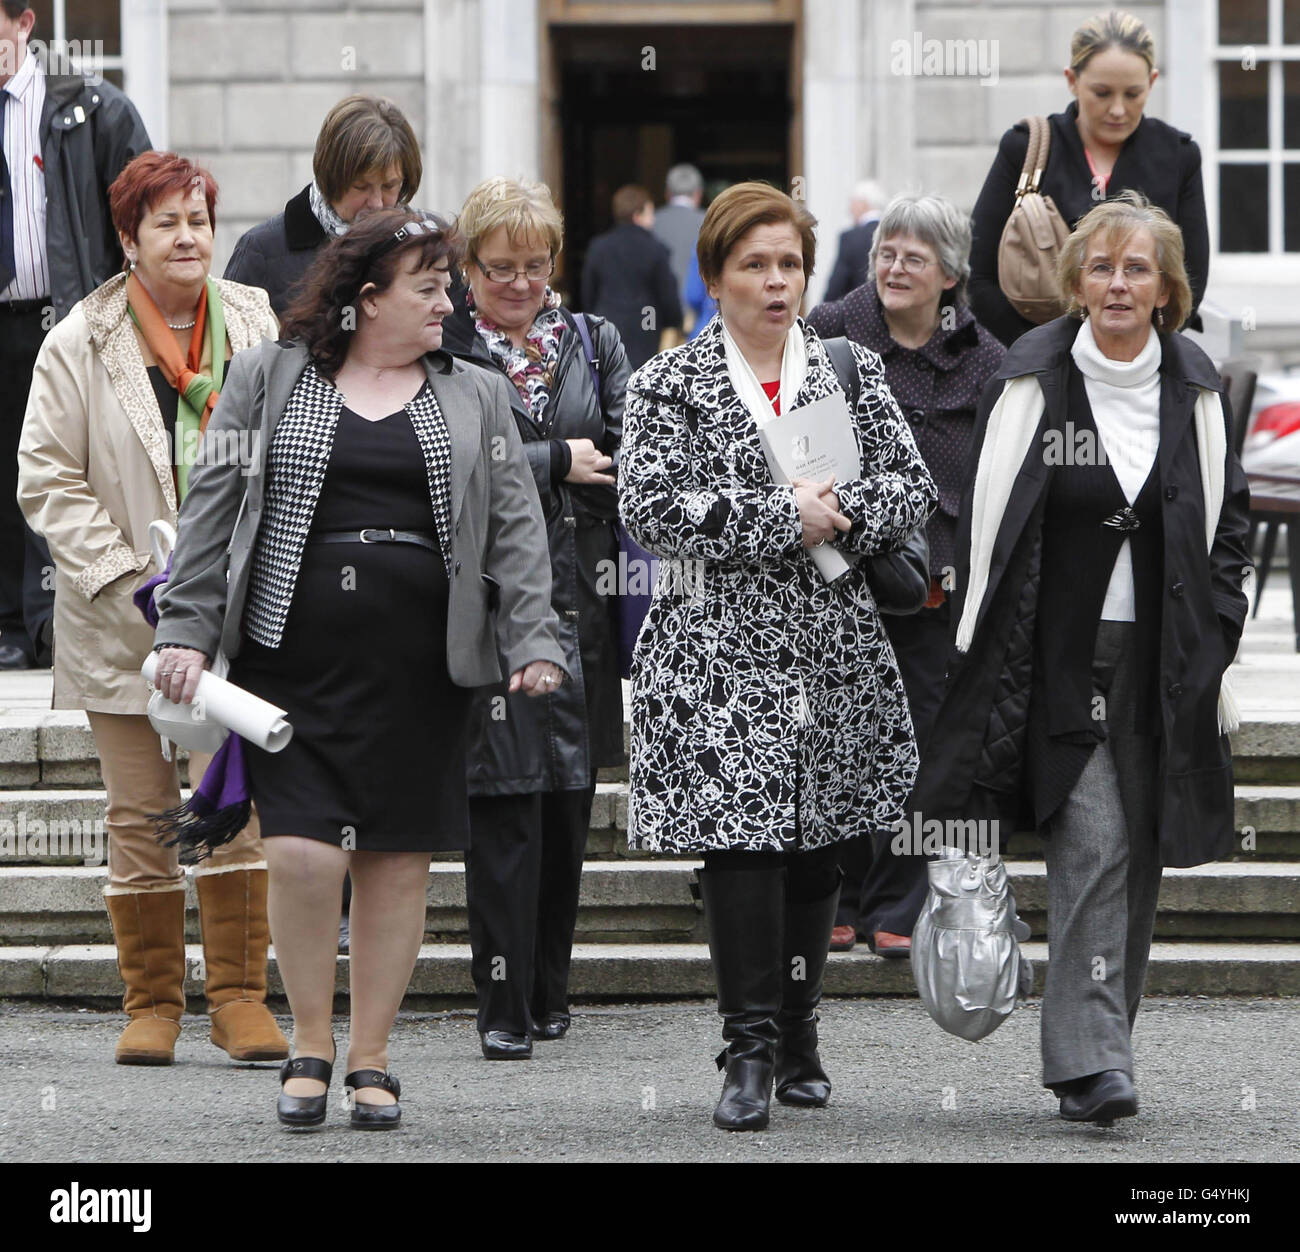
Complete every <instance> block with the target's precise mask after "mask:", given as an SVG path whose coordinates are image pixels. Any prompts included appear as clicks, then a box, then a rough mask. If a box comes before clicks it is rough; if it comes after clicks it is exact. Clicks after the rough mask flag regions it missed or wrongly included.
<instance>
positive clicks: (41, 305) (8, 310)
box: [0, 300, 50, 317]
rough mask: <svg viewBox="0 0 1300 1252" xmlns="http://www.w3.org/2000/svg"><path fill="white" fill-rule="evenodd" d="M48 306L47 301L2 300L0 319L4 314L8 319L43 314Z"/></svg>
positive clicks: (0, 303) (0, 302)
mask: <svg viewBox="0 0 1300 1252" xmlns="http://www.w3.org/2000/svg"><path fill="white" fill-rule="evenodd" d="M49 305H50V302H49V301H48V300H2V301H0V317H3V316H4V315H5V314H8V315H9V316H10V317H31V316H32V314H34V313H44V312H45V310H46V309H47V308H49Z"/></svg>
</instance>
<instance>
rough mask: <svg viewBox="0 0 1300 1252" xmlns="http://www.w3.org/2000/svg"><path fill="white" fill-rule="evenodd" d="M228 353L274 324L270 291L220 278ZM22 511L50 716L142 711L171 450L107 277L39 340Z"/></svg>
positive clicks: (171, 512)
mask: <svg viewBox="0 0 1300 1252" xmlns="http://www.w3.org/2000/svg"><path fill="white" fill-rule="evenodd" d="M217 288H218V290H219V291H220V293H221V301H222V305H223V307H224V311H225V318H226V336H227V338H228V340H229V342H230V347H231V350H232V351H233V352H240V351H242V350H243V349H245V348H250V347H252V346H253V345H254V344H257V343H259V342H260V341H261V340H262V339H264V338H270V339H274V338H275V337H276V336H277V335H278V333H279V329H278V325H277V323H276V320H275V317H274V315H273V314H272V312H271V305H270V301H269V300H268V299H267V295H266V292H264V291H262V290H261V289H260V288H258V287H246V286H244V285H243V284H242V283H232V282H226V281H224V280H221V279H218V280H217ZM18 503H19V505H20V506H21V508H22V510H23V513H24V514H25V515H26V517H27V521H28V523H29V524H30V525H31V527H32V529H33V530H35V531H36V532H37V533H38V534H40V535H43V536H44V537H45V541H46V542H47V543H48V544H49V545H50V555H51V556H52V557H53V558H54V564H55V569H56V572H55V577H54V701H53V707H54V708H56V709H87V710H89V711H91V712H96V713H143V712H144V711H145V707H146V705H147V704H148V692H147V690H146V688H145V684H144V680H143V679H142V678H141V677H140V666H141V665H142V664H143V662H144V658H145V656H146V655H147V654H148V652H149V649H150V648H152V647H153V640H154V635H153V629H152V628H151V627H150V626H149V624H148V623H147V622H146V621H145V620H144V618H143V617H142V616H141V614H140V610H139V609H137V608H136V607H135V605H134V604H132V603H131V595H132V593H133V592H134V591H135V590H136V588H137V587H139V586H141V585H142V584H143V583H145V582H146V581H147V580H148V579H149V578H150V577H151V576H152V575H153V574H154V573H156V572H157V570H156V569H155V568H154V564H153V560H152V558H151V557H150V554H149V534H148V530H149V523H150V522H153V521H156V520H157V519H159V518H162V519H164V520H166V521H168V522H170V523H171V524H172V525H173V526H175V525H176V488H175V486H174V484H173V482H172V449H171V445H170V443H169V441H168V438H167V432H166V428H165V427H164V426H163V419H162V414H161V412H160V411H159V409H158V402H157V400H156V399H155V397H154V392H153V387H152V386H151V384H150V382H149V375H148V373H147V372H146V369H145V364H144V358H143V356H142V355H141V353H140V347H139V343H138V342H137V340H136V336H135V331H134V328H133V326H132V323H131V319H130V317H129V315H128V313H127V308H126V275H125V274H119V275H118V276H117V277H115V278H111V279H109V281H108V282H106V283H105V284H104V285H103V286H102V287H99V288H98V289H97V290H95V291H92V292H91V293H90V295H88V296H87V297H86V298H85V299H84V300H82V301H81V302H80V303H79V304H77V305H76V306H75V307H74V308H73V309H72V311H71V312H70V313H69V314H68V316H67V317H66V318H64V319H63V321H61V322H60V323H59V324H58V325H57V326H55V327H54V329H53V330H51V331H50V333H49V335H48V336H47V337H46V340H45V342H44V344H43V345H42V346H41V351H40V354H39V355H38V356H37V358H36V367H35V370H34V371H33V374H32V389H31V396H30V398H29V399H28V402H27V414H26V417H25V419H24V421H23V433H22V439H21V441H20V443H19V446H18Z"/></svg>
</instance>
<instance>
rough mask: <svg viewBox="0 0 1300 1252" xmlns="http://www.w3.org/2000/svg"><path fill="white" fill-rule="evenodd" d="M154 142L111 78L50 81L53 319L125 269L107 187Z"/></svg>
mask: <svg viewBox="0 0 1300 1252" xmlns="http://www.w3.org/2000/svg"><path fill="white" fill-rule="evenodd" d="M152 146H153V145H152V144H151V143H150V142H149V135H148V132H146V130H145V128H144V123H143V122H142V121H141V120H140V115H139V113H137V112H136V110H135V105H133V104H132V103H131V101H130V100H128V99H127V98H126V96H124V95H123V94H122V92H120V91H119V90H118V89H117V88H116V87H114V86H113V84H112V83H109V82H98V83H95V82H91V81H89V80H88V79H85V78H82V77H81V76H80V75H78V74H51V75H48V76H47V77H46V80H45V108H44V109H43V110H42V112H41V160H42V162H43V163H44V165H45V196H46V202H45V257H46V262H47V264H48V265H49V271H50V298H51V301H52V303H53V305H54V315H55V319H56V320H61V319H62V318H64V317H66V316H67V314H68V312H69V310H70V309H71V308H72V306H73V305H74V304H76V303H77V301H78V300H80V299H82V298H83V297H84V296H88V295H89V294H90V293H91V292H92V291H94V290H95V288H96V287H100V286H102V285H103V284H104V283H106V282H107V281H108V280H109V279H110V278H112V277H113V275H114V274H117V273H119V272H120V271H121V269H122V249H121V246H120V245H119V243H118V240H117V232H116V231H115V230H114V229H113V220H112V217H111V215H110V214H109V211H108V189H109V187H110V186H111V185H112V184H113V181H114V180H115V179H116V178H117V176H118V175H119V174H120V173H121V172H122V169H123V167H124V166H126V165H127V164H128V163H129V162H130V161H132V160H133V159H134V158H135V157H137V156H139V155H140V153H142V152H147V151H149V149H150V148H151V147H152Z"/></svg>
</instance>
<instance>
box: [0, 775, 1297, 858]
mask: <svg viewBox="0 0 1300 1252" xmlns="http://www.w3.org/2000/svg"><path fill="white" fill-rule="evenodd" d="M106 803H107V798H106V796H105V793H104V791H103V790H102V789H101V788H94V787H84V788H59V789H54V788H51V789H49V790H27V791H17V790H8V791H5V790H0V867H3V866H12V865H76V864H85V863H87V860H88V858H89V861H90V862H91V863H94V862H96V861H97V860H99V859H102V857H103V856H104V842H103V834H102V832H103V827H102V822H103V819H104V809H105V805H106ZM1236 828H1237V831H1238V837H1237V853H1236V855H1237V856H1238V857H1240V858H1244V859H1253V858H1258V859H1263V860H1270V861H1274V860H1297V861H1300V786H1296V785H1291V786H1257V785H1252V784H1243V785H1239V786H1238V787H1237V796H1236ZM42 837H43V838H44V840H45V842H44V843H43V844H42V843H41V842H40V840H41V838H42ZM1007 855H1008V859H1010V860H1019V859H1024V858H1026V857H1028V858H1032V859H1037V858H1041V856H1042V842H1041V840H1039V839H1038V837H1037V836H1035V835H1034V834H1032V833H1029V832H1019V833H1017V834H1015V835H1013V836H1012V839H1011V842H1010V847H1009V851H1008V854H1007ZM587 857H588V859H589V860H609V859H614V860H621V861H639V860H650V859H656V860H657V859H659V858H652V857H651V854H649V853H644V852H632V851H629V849H628V846H627V784H626V783H618V782H602V783H597V785H596V796H595V799H594V801H593V802H592V808H591V830H590V832H589V833H588V838H587ZM434 859H435V860H437V861H448V862H455V861H459V860H460V854H459V853H444V854H439V855H438V856H436V857H435V858H434Z"/></svg>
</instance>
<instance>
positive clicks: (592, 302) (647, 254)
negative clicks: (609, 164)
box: [582, 184, 682, 370]
mask: <svg viewBox="0 0 1300 1252" xmlns="http://www.w3.org/2000/svg"><path fill="white" fill-rule="evenodd" d="M613 208H614V226H613V228H612V229H610V230H607V231H606V232H605V233H604V234H603V235H597V236H596V238H595V239H593V240H592V241H591V247H590V248H588V249H587V261H586V264H585V266H584V267H583V271H582V307H583V309H585V310H586V311H587V312H588V313H596V314H599V315H600V316H601V317H607V318H608V319H609V320H610V321H611V322H613V323H614V325H615V327H617V329H618V333H619V335H621V336H622V339H623V346H624V347H625V348H626V349H627V359H628V363H629V364H630V365H631V367H632V368H633V369H634V370H635V369H637V368H639V367H640V366H642V365H644V364H645V363H646V362H647V361H648V360H649V359H650V358H651V357H652V356H654V354H655V353H656V352H658V351H659V337H660V335H661V334H662V333H663V331H665V330H667V329H670V328H678V327H680V326H681V324H682V302H681V294H680V293H681V287H680V284H679V283H678V282H677V279H676V277H675V276H674V274H673V271H672V267H671V265H670V263H669V259H668V249H667V248H666V247H665V246H664V245H663V244H662V243H661V242H660V241H659V240H658V239H656V238H655V236H654V235H653V234H652V233H651V228H652V227H653V226H654V223H655V204H654V200H653V199H652V198H651V196H650V193H649V192H648V191H647V190H646V189H645V188H644V187H638V186H636V185H635V184H629V185H628V186H626V187H620V188H619V189H618V190H617V191H616V192H615V193H614V204H613Z"/></svg>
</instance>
